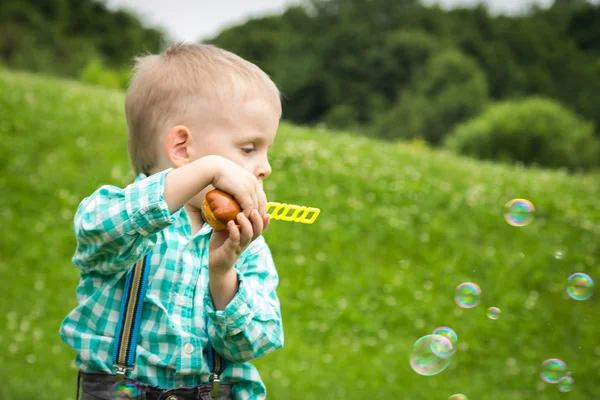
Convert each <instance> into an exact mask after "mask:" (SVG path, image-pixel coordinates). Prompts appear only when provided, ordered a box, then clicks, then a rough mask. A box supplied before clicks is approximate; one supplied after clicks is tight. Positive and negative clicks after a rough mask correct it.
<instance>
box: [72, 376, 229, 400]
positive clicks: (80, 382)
mask: <svg viewBox="0 0 600 400" xmlns="http://www.w3.org/2000/svg"><path fill="white" fill-rule="evenodd" d="M123 382H124V383H127V384H129V385H131V387H132V388H134V389H133V390H132V391H134V392H135V394H136V395H135V397H121V398H122V399H129V398H131V399H136V400H231V399H232V397H231V384H228V383H221V387H220V388H219V395H218V396H217V397H211V395H210V392H211V389H212V387H211V385H210V384H206V385H201V386H193V387H188V386H184V387H178V388H174V389H161V388H157V387H154V386H149V385H146V384H143V383H140V382H136V381H133V380H130V379H125V380H124V381H123ZM114 383H115V376H114V375H110V374H102V373H97V374H95V373H86V372H79V376H78V378H77V399H79V393H80V388H81V395H82V397H81V399H82V400H113V399H115V398H116V397H115V393H114V392H113V389H112V386H113V384H114Z"/></svg>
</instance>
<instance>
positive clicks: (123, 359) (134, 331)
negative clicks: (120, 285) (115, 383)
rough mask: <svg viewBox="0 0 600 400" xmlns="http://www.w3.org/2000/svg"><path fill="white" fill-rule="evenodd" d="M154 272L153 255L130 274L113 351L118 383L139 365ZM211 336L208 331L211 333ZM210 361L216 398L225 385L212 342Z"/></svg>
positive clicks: (213, 391)
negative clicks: (144, 312)
mask: <svg viewBox="0 0 600 400" xmlns="http://www.w3.org/2000/svg"><path fill="white" fill-rule="evenodd" d="M149 271H150V254H146V255H145V256H144V258H143V259H141V260H140V261H138V262H136V263H135V265H134V266H133V268H132V269H131V270H130V271H129V273H128V274H127V280H126V281H125V287H124V289H123V298H122V300H121V311H120V315H119V324H118V325H117V335H116V337H115V338H116V340H117V341H116V344H115V348H114V350H113V366H114V367H115V368H116V371H115V373H116V380H123V379H125V374H126V372H127V370H130V369H133V366H134V365H135V350H136V346H137V340H138V334H139V331H140V322H141V319H142V309H143V307H144V298H145V297H146V289H147V288H148V273H149ZM207 335H208V332H207ZM206 350H207V358H208V363H209V368H210V371H211V373H210V382H211V383H212V391H211V395H212V397H217V396H218V394H219V387H220V383H221V372H223V362H222V360H221V356H220V355H219V353H217V352H216V351H215V350H214V349H213V347H212V346H211V344H210V342H209V344H208V347H207V349H206Z"/></svg>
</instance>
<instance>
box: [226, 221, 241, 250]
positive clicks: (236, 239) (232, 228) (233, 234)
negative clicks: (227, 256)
mask: <svg viewBox="0 0 600 400" xmlns="http://www.w3.org/2000/svg"><path fill="white" fill-rule="evenodd" d="M227 231H228V232H229V236H228V238H227V240H229V241H230V242H231V244H232V245H234V246H239V245H240V241H241V234H240V230H239V229H238V227H237V226H236V224H235V222H234V221H229V222H228V223H227Z"/></svg>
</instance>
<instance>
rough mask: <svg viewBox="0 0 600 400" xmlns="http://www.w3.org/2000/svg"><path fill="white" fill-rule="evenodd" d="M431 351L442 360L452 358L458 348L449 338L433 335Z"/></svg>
mask: <svg viewBox="0 0 600 400" xmlns="http://www.w3.org/2000/svg"><path fill="white" fill-rule="evenodd" d="M431 351H433V354H435V355H436V356H438V357H440V358H450V357H452V356H453V355H454V353H455V352H456V348H455V347H454V345H453V344H452V341H450V340H449V339H448V338H446V337H444V336H441V335H433V339H432V340H431Z"/></svg>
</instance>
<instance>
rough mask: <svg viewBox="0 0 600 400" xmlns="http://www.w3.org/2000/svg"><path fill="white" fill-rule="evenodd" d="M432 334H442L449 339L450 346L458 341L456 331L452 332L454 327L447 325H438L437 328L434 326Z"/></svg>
mask: <svg viewBox="0 0 600 400" xmlns="http://www.w3.org/2000/svg"><path fill="white" fill-rule="evenodd" d="M432 334H433V335H441V336H444V337H445V338H446V339H448V340H450V343H452V346H454V345H456V343H457V342H458V335H457V334H456V332H454V329H452V328H449V327H447V326H440V327H439V328H436V329H435V330H434V331H433V333H432Z"/></svg>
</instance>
